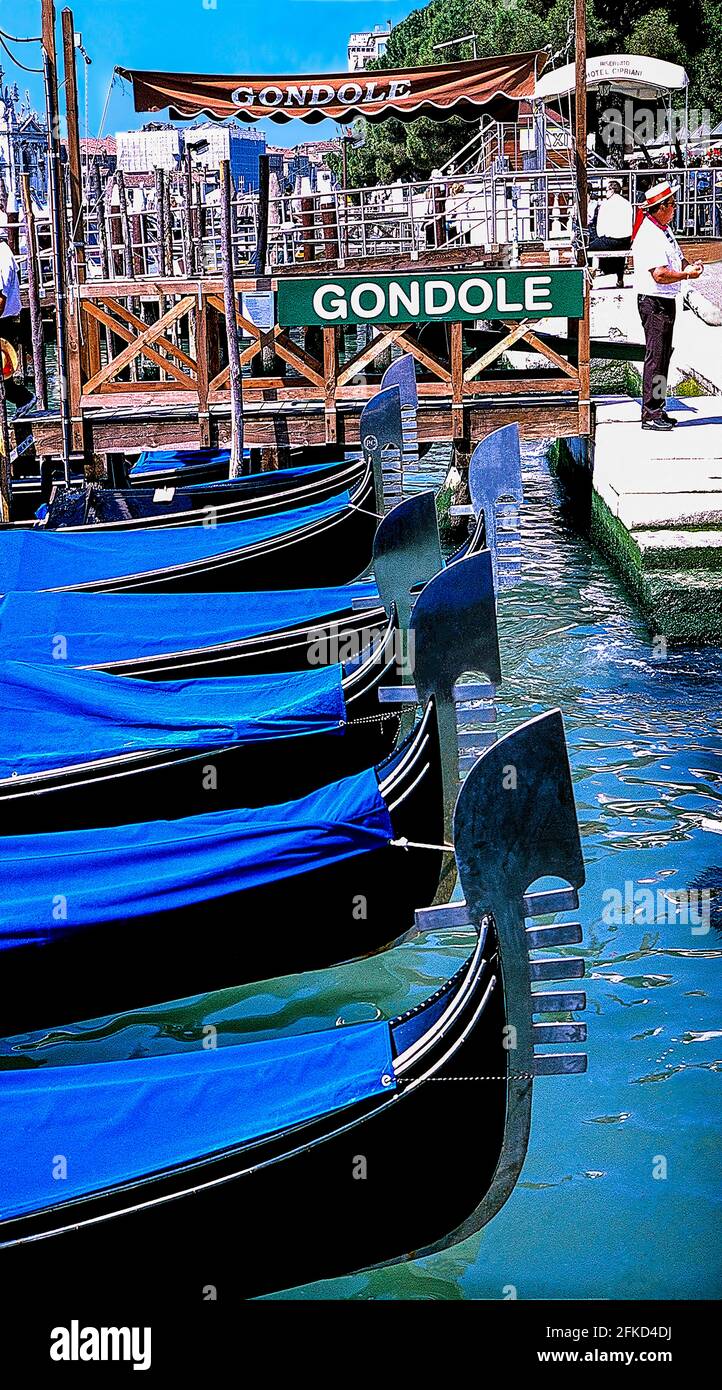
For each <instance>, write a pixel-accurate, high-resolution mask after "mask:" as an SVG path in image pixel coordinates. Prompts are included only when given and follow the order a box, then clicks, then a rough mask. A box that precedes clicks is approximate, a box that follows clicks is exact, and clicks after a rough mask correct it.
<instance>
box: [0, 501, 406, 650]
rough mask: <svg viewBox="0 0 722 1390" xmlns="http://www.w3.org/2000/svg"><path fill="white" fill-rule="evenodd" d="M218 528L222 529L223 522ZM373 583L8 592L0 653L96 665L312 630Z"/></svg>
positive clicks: (1, 602)
mask: <svg viewBox="0 0 722 1390" xmlns="http://www.w3.org/2000/svg"><path fill="white" fill-rule="evenodd" d="M224 529H225V528H224ZM355 599H359V600H363V601H364V602H365V601H366V600H368V602H369V603H370V604H374V603H378V590H377V588H376V585H375V583H373V582H370V583H361V584H344V585H338V586H337V587H335V588H328V589H293V590H283V589H278V590H269V591H267V592H263V591H261V592H258V593H235V594H78V593H73V592H72V591H70V592H68V593H61V594H38V593H15V594H7V595H6V596H5V597H4V598H1V599H0V659H3V660H10V661H30V662H46V661H52V662H58V661H63V662H67V663H68V664H69V665H71V666H101V665H108V664H109V663H110V662H112V661H132V660H135V658H137V657H144V656H160V655H164V654H165V655H167V654H169V653H171V652H190V651H196V650H197V649H200V648H206V647H216V646H222V645H223V644H224V643H229V642H243V641H246V640H247V639H249V638H251V637H260V636H261V635H262V634H263V633H265V632H276V631H279V630H283V629H284V628H290V627H302V628H309V629H312V628H313V626H314V624H316V623H318V622H319V621H321V620H322V619H323V618H325V617H327V616H328V614H330V613H338V612H343V611H344V610H345V609H347V608H350V607H351V605H352V603H353V601H354V600H355Z"/></svg>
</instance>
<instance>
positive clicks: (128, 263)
mask: <svg viewBox="0 0 722 1390" xmlns="http://www.w3.org/2000/svg"><path fill="white" fill-rule="evenodd" d="M115 186H116V188H117V189H118V200H119V204H120V239H121V241H122V243H123V249H122V262H123V275H124V276H125V278H126V280H134V279H135V265H134V261H133V243H132V240H131V235H130V217H129V216H128V195H127V193H126V189H125V174H124V173H123V170H122V169H117V170H116V174H115Z"/></svg>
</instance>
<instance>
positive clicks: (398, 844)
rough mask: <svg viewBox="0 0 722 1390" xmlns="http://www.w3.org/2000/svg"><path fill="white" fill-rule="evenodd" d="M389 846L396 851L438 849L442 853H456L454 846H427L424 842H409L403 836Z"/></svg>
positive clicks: (392, 841) (391, 841)
mask: <svg viewBox="0 0 722 1390" xmlns="http://www.w3.org/2000/svg"><path fill="white" fill-rule="evenodd" d="M389 844H390V845H392V846H393V848H394V849H437V850H440V851H441V852H442V853H446V852H448V853H450V854H453V853H454V846H453V845H426V844H424V842H423V841H422V840H407V838H406V836H405V835H402V836H401V839H400V840H390V841H389Z"/></svg>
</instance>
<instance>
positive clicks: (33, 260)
mask: <svg viewBox="0 0 722 1390" xmlns="http://www.w3.org/2000/svg"><path fill="white" fill-rule="evenodd" d="M20 188H21V193H22V200H23V211H24V214H25V242H26V247H27V274H28V307H29V310H30V335H31V339H32V345H33V378H34V382H35V399H36V401H37V405H38V409H39V410H47V405H48V378H47V373H46V370H45V347H44V344H43V320H42V315H41V312H40V268H39V265H38V245H37V236H36V232H35V212H34V210H33V200H32V197H31V194H30V176H29V175H28V174H21V176H20Z"/></svg>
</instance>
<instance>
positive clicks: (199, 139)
mask: <svg viewBox="0 0 722 1390" xmlns="http://www.w3.org/2000/svg"><path fill="white" fill-rule="evenodd" d="M183 138H184V142H185V146H186V149H192V150H194V151H195V156H194V163H195V165H196V167H197V168H202V169H208V170H213V169H218V168H219V166H220V162H221V160H222V159H227V160H228V161H229V163H230V166H231V178H232V180H233V183H234V185H235V187H236V188H237V189H239V190H241V191H242V192H244V193H251V192H257V190H258V160H259V157H260V155H262V154H265V152H266V137H265V135H262V134H261V132H260V131H258V130H245V129H242V128H241V127H240V126H228V125H218V124H217V123H216V122H215V121H204V122H202V123H201V124H199V125H194V126H191V127H190V128H189V129H188V130H185V131H184V132H183Z"/></svg>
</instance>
